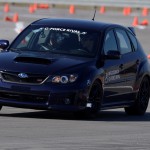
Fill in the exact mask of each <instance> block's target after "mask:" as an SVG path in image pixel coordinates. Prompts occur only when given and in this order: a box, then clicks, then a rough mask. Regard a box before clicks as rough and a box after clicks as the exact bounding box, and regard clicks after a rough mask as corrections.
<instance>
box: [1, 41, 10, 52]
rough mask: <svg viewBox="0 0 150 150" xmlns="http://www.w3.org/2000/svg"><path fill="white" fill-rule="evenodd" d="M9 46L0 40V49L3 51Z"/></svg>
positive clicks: (6, 42)
mask: <svg viewBox="0 0 150 150" xmlns="http://www.w3.org/2000/svg"><path fill="white" fill-rule="evenodd" d="M8 46H9V41H8V40H0V49H2V50H4V49H6V48H7V47H8Z"/></svg>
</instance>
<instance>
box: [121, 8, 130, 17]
mask: <svg viewBox="0 0 150 150" xmlns="http://www.w3.org/2000/svg"><path fill="white" fill-rule="evenodd" d="M130 14H131V7H125V8H124V9H123V15H124V16H128V15H130Z"/></svg>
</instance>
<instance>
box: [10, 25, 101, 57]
mask: <svg viewBox="0 0 150 150" xmlns="http://www.w3.org/2000/svg"><path fill="white" fill-rule="evenodd" d="M98 38H99V34H98V33H97V32H96V31H90V30H80V29H70V28H63V27H61V28H58V27H41V26H40V27H39V26H38V27H37V26H31V27H28V28H27V29H26V30H25V31H23V32H22V33H21V34H20V35H19V36H18V38H17V39H16V40H15V41H14V42H13V43H12V45H11V46H10V48H9V50H11V51H34V52H49V53H54V54H65V55H77V56H81V57H94V56H95V55H96V52H97V45H98Z"/></svg>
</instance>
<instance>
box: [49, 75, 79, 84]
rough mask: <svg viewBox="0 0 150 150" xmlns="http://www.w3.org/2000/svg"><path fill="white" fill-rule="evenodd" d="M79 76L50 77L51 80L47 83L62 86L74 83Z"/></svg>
mask: <svg viewBox="0 0 150 150" xmlns="http://www.w3.org/2000/svg"><path fill="white" fill-rule="evenodd" d="M77 77H78V76H77V75H75V74H71V75H62V76H61V75H56V76H52V77H49V79H48V80H47V82H50V81H51V82H52V83H62V84H66V83H73V82H75V81H76V80H77Z"/></svg>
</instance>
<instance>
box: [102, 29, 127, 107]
mask: <svg viewBox="0 0 150 150" xmlns="http://www.w3.org/2000/svg"><path fill="white" fill-rule="evenodd" d="M110 50H113V51H119V48H118V46H117V40H116V37H115V34H114V30H109V31H108V32H107V33H106V35H105V38H104V46H103V52H104V54H105V55H107V52H108V51H110ZM123 65H124V61H123V59H122V57H121V58H120V59H105V62H104V72H105V75H104V76H105V77H104V78H105V79H104V101H103V105H105V106H106V107H107V105H112V104H114V105H115V103H117V104H118V103H122V102H124V94H125V93H126V92H127V91H126V86H125V84H126V81H125V74H124V67H123Z"/></svg>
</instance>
